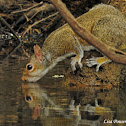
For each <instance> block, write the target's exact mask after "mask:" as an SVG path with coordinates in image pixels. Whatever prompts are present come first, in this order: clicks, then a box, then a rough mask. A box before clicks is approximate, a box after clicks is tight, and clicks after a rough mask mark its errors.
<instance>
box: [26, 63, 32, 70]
mask: <svg viewBox="0 0 126 126" xmlns="http://www.w3.org/2000/svg"><path fill="white" fill-rule="evenodd" d="M26 68H27V70H29V71H32V70H33V69H34V66H33V65H32V64H27V65H26Z"/></svg>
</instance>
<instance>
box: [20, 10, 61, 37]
mask: <svg viewBox="0 0 126 126" xmlns="http://www.w3.org/2000/svg"><path fill="white" fill-rule="evenodd" d="M58 14H59V13H58V12H56V13H54V14H52V15H49V16H48V17H46V18H43V19H42V20H40V21H36V22H35V23H34V24H32V25H30V26H29V27H28V28H27V29H26V30H25V31H24V33H23V35H22V38H23V37H24V35H25V34H26V33H27V32H28V31H29V30H30V29H31V28H32V27H34V26H35V25H37V24H39V23H41V22H42V21H45V20H47V19H49V18H51V17H54V16H56V15H58Z"/></svg>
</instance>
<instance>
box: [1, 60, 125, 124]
mask: <svg viewBox="0 0 126 126" xmlns="http://www.w3.org/2000/svg"><path fill="white" fill-rule="evenodd" d="M24 64H25V63H24V61H18V60H14V59H13V60H9V61H6V62H5V63H4V64H0V126H104V125H105V126H108V125H110V126H113V125H114V126H115V125H119V123H118V124H117V123H116V119H117V120H118V121H119V120H121V121H122V120H126V114H125V113H126V107H125V106H126V105H125V93H126V92H125V91H123V90H119V89H117V88H113V89H112V90H103V89H100V90H95V89H94V88H93V87H90V89H83V90H81V91H75V90H74V91H69V90H67V89H65V88H63V87H62V84H61V82H62V78H53V77H52V76H53V75H55V74H62V68H63V69H64V67H65V66H64V64H63V63H59V64H58V65H57V66H56V67H55V68H54V69H53V70H52V71H50V72H49V74H48V75H46V76H45V77H44V78H43V79H41V80H40V81H39V82H38V83H22V81H21V79H20V78H21V75H22V71H23V69H22V68H24ZM59 68H60V69H59ZM89 90H90V91H89ZM111 120H113V122H112V123H111ZM114 121H115V123H114ZM107 122H109V124H108V123H107ZM106 123H107V124H106ZM122 125H123V124H122Z"/></svg>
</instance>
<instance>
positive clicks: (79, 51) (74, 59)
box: [71, 36, 84, 72]
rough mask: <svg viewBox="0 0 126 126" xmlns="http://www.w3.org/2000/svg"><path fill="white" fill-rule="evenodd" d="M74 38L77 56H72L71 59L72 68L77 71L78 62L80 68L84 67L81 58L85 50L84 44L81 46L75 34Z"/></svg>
mask: <svg viewBox="0 0 126 126" xmlns="http://www.w3.org/2000/svg"><path fill="white" fill-rule="evenodd" d="M74 39H75V43H74V44H75V45H74V48H75V50H76V56H75V57H72V61H71V69H72V71H73V72H75V71H76V64H78V66H79V68H80V69H82V67H83V65H82V63H81V60H82V58H83V55H84V51H83V49H82V46H81V44H80V42H79V40H78V38H77V37H75V36H74Z"/></svg>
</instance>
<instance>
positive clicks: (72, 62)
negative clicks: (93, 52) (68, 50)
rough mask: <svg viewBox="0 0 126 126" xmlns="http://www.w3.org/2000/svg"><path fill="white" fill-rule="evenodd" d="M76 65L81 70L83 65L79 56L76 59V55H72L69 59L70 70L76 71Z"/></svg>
mask: <svg viewBox="0 0 126 126" xmlns="http://www.w3.org/2000/svg"><path fill="white" fill-rule="evenodd" d="M76 65H78V66H79V68H80V70H82V67H83V65H82V63H81V58H80V59H79V60H77V58H76V57H73V58H72V61H71V68H72V71H73V72H74V71H76Z"/></svg>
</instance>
